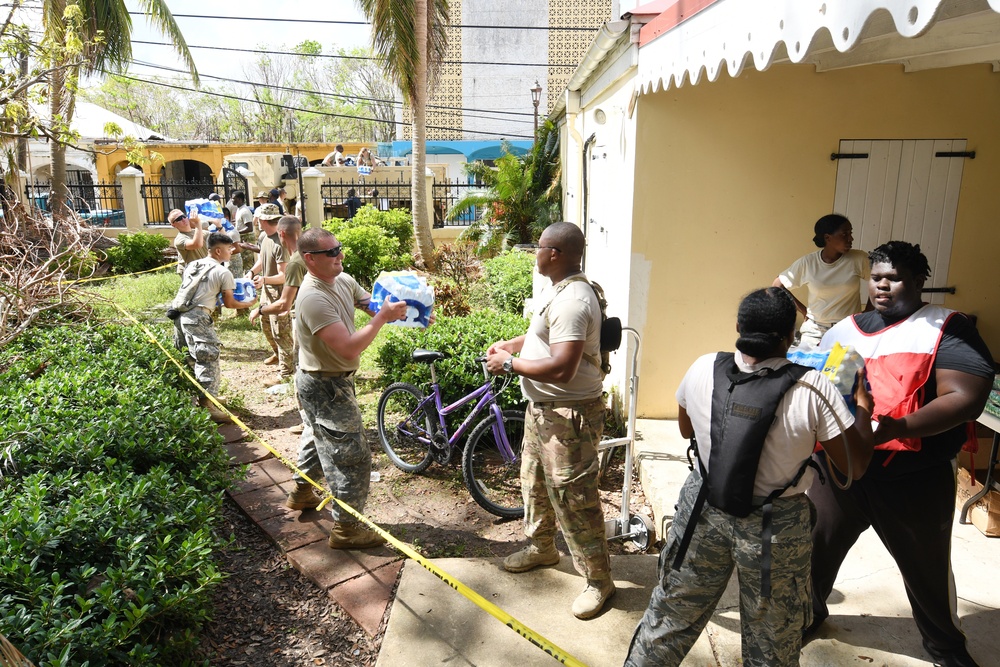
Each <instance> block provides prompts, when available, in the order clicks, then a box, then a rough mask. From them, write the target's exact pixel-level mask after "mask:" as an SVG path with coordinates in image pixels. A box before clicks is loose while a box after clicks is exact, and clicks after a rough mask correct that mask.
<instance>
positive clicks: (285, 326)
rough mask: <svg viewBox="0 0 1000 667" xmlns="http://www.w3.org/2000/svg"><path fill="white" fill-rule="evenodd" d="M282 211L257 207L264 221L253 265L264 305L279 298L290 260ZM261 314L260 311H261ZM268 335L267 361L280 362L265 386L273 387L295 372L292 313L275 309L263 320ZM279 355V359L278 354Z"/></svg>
mask: <svg viewBox="0 0 1000 667" xmlns="http://www.w3.org/2000/svg"><path fill="white" fill-rule="evenodd" d="M280 217H281V213H280V212H279V211H278V207H277V206H276V205H274V204H263V205H262V206H261V207H260V208H258V209H257V219H258V220H259V221H260V228H261V234H260V239H259V250H260V255H258V256H257V263H256V264H254V265H253V268H251V269H250V278H251V279H252V280H253V285H254V287H256V288H257V293H258V294H260V303H261V305H262V306H264V305H267V304H269V303H274V302H275V301H277V300H278V299H279V297H280V295H281V287H282V285H284V284H285V264H287V263H288V253H287V252H286V251H285V248H284V246H282V245H281V239H280V238H279V237H278V219H279V218H280ZM258 314H259V313H258ZM261 329H262V330H263V332H264V338H266V339H267V342H268V344H269V345H270V346H271V350H272V351H273V352H274V354H273V355H272V358H270V359H267V360H266V361H265V362H264V363H265V364H268V365H270V364H271V363H273V362H274V361H277V363H278V375H276V376H274V377H272V378H270V379H268V380H267V381H266V382H265V383H264V386H265V387H271V386H274V385H276V384H280V383H281V382H284V381H285V380H286V379H288V378H291V377H292V375H294V374H295V357H294V355H293V354H292V320H291V317H290V316H289V315H288V313H285V314H281V313H280V312H278V313H273V314H271V315H268V317H267V319H266V320H264V321H262V322H261ZM274 357H276V359H275V358H274Z"/></svg>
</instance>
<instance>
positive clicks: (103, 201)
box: [24, 181, 125, 227]
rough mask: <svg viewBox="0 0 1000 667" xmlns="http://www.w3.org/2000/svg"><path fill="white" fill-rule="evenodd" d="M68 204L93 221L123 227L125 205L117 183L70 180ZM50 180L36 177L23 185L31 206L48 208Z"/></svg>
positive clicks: (46, 209) (77, 212) (82, 216)
mask: <svg viewBox="0 0 1000 667" xmlns="http://www.w3.org/2000/svg"><path fill="white" fill-rule="evenodd" d="M66 189H67V190H68V191H69V194H70V208H72V209H73V211H74V212H75V213H76V215H77V216H78V217H79V218H80V219H81V220H84V221H86V222H89V223H90V224H92V225H101V226H104V227H125V207H124V204H123V203H122V186H121V185H119V184H117V183H104V182H100V183H97V184H96V185H95V184H93V183H69V184H67V185H66ZM51 195H52V184H51V183H42V182H39V181H35V182H34V183H28V184H27V185H25V186H24V198H25V201H26V202H27V203H28V204H29V205H30V206H32V207H34V208H37V209H39V210H41V211H44V212H47V213H48V212H51V208H50V207H49V197H50V196H51Z"/></svg>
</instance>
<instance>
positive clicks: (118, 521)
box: [0, 324, 239, 667]
mask: <svg viewBox="0 0 1000 667" xmlns="http://www.w3.org/2000/svg"><path fill="white" fill-rule="evenodd" d="M185 384H186V381H185V380H183V379H182V378H181V377H180V375H179V374H178V373H177V370H176V368H175V367H174V365H173V364H172V363H169V361H168V360H167V359H166V358H165V357H164V355H163V353H162V351H160V350H159V349H158V348H156V347H154V346H153V345H152V343H150V342H149V341H147V340H146V339H145V338H144V336H143V335H142V333H141V332H140V331H138V330H137V329H135V328H131V327H124V326H120V325H114V324H108V325H85V326H62V327H58V328H53V329H33V330H31V331H29V332H28V333H27V334H25V335H23V336H21V337H20V338H19V339H18V340H17V341H15V342H14V343H12V344H11V345H8V346H7V347H6V348H4V349H3V350H0V454H2V461H3V462H2V464H0V466H2V467H0V473H2V477H0V503H2V506H3V507H4V511H3V513H2V514H0V634H3V635H5V636H7V637H8V638H11V639H12V640H14V641H15V642H16V644H17V647H18V648H19V649H20V650H21V652H23V653H24V654H25V655H26V656H27V657H28V658H29V659H31V660H32V661H34V663H35V664H36V665H39V667H43V666H47V665H86V664H89V665H99V664H100V665H136V664H182V663H184V662H185V660H186V657H187V656H190V655H191V654H192V652H193V649H194V647H195V646H196V645H197V642H198V630H199V629H200V627H201V626H202V625H203V624H204V623H205V622H206V621H207V620H209V612H210V609H211V605H210V596H211V593H212V590H213V589H214V587H215V586H217V585H218V584H219V582H220V581H221V579H222V574H221V573H220V572H219V571H218V570H217V569H216V566H215V561H214V557H213V554H214V552H215V551H216V550H218V549H219V548H220V547H221V543H220V541H219V538H217V537H216V536H215V534H214V529H215V528H216V527H217V526H218V525H220V523H221V516H220V510H221V504H222V494H223V491H224V490H225V488H226V487H227V486H228V485H230V484H232V483H233V482H234V481H235V475H236V474H237V473H238V472H239V470H238V469H234V468H231V467H230V466H229V457H228V455H227V454H226V452H225V449H224V448H223V443H222V438H221V436H220V435H219V432H218V430H217V428H216V427H215V426H214V425H213V424H212V422H211V421H210V419H209V418H208V414H207V412H205V411H204V410H199V409H196V408H194V406H193V404H192V400H191V393H190V390H189V388H188V387H187V386H185Z"/></svg>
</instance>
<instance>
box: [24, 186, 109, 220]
mask: <svg viewBox="0 0 1000 667" xmlns="http://www.w3.org/2000/svg"><path fill="white" fill-rule="evenodd" d="M34 205H35V207H36V208H38V209H39V210H41V211H44V213H45V215H46V216H47V217H49V216H51V215H52V212H51V211H50V210H49V195H48V193H45V194H40V195H35V198H34ZM73 212H74V213H76V216H77V217H78V218H80V220H83V221H84V222H87V223H89V224H91V225H97V226H101V227H125V226H126V225H125V211H124V210H122V209H108V208H96V207H93V206H91V205H90V204H89V203H88V202H87V200H86V199H84V198H83V197H79V196H76V195H74V196H73Z"/></svg>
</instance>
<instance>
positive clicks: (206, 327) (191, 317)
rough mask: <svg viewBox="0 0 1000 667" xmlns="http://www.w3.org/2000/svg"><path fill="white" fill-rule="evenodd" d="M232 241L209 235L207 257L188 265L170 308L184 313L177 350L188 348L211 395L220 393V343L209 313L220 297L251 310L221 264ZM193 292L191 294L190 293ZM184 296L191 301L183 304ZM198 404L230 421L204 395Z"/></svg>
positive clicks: (179, 321) (214, 416)
mask: <svg viewBox="0 0 1000 667" xmlns="http://www.w3.org/2000/svg"><path fill="white" fill-rule="evenodd" d="M235 249H236V248H235V245H234V244H233V239H232V238H231V237H229V236H228V235H227V234H223V233H220V232H213V233H212V234H209V236H208V255H207V256H205V257H202V258H201V259H196V260H194V261H193V262H191V263H190V264H189V265H188V267H187V270H186V272H185V275H184V280H183V281H182V283H181V288H180V290H179V291H178V296H177V297H176V298H175V300H174V303H173V304H172V308H175V309H177V310H181V309H182V308H183V307H187V310H183V312H180V313H179V314H178V316H177V318H176V319H175V320H174V325H175V326H176V328H177V332H178V333H179V334H180V336H181V340H180V341H178V340H176V337H175V344H176V345H177V347H178V349H182V348H181V344H180V343H181V342H182V343H183V345H184V346H185V347H186V348H187V354H188V357H190V359H191V363H192V365H193V368H194V377H195V379H196V380H197V381H198V383H199V384H200V385H201V386H202V387H204V389H205V391H207V392H208V393H209V394H211V395H213V396H217V395H218V393H219V386H220V383H221V381H222V370H221V368H220V366H219V353H220V350H219V348H220V347H221V345H222V344H221V343H220V342H219V337H218V336H217V335H216V333H215V326H214V323H213V320H212V313H213V312H214V311H215V308H216V302H217V300H218V298H219V296H220V295H221V296H222V303H223V305H224V306H226V308H233V309H244V308H251V307H252V306H253V305H254V303H255V301H237V300H236V297H234V296H233V290H234V289H235V287H236V281H235V279H234V278H233V274H232V273H230V272H229V271H228V270H227V269H225V268H224V267H223V266H222V264H223V263H224V262H228V261H229V259H230V258H231V257H232V255H233V252H234V251H235ZM192 290H193V292H191V291H192ZM185 295H187V296H188V297H189V298H190V299H191V302H190V303H189V304H187V303H183V301H185V300H186V299H185ZM200 405H201V406H202V407H203V408H206V409H207V410H208V412H209V414H210V415H211V416H212V419H213V420H214V421H216V422H220V423H223V422H228V421H232V420H231V419H230V418H229V415H227V414H226V413H224V412H222V411H221V410H219V409H217V408H216V407H215V405H214V404H213V403H212V402H211V401H210V400H209V399H208V397H207V396H202V397H201V399H200Z"/></svg>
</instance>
